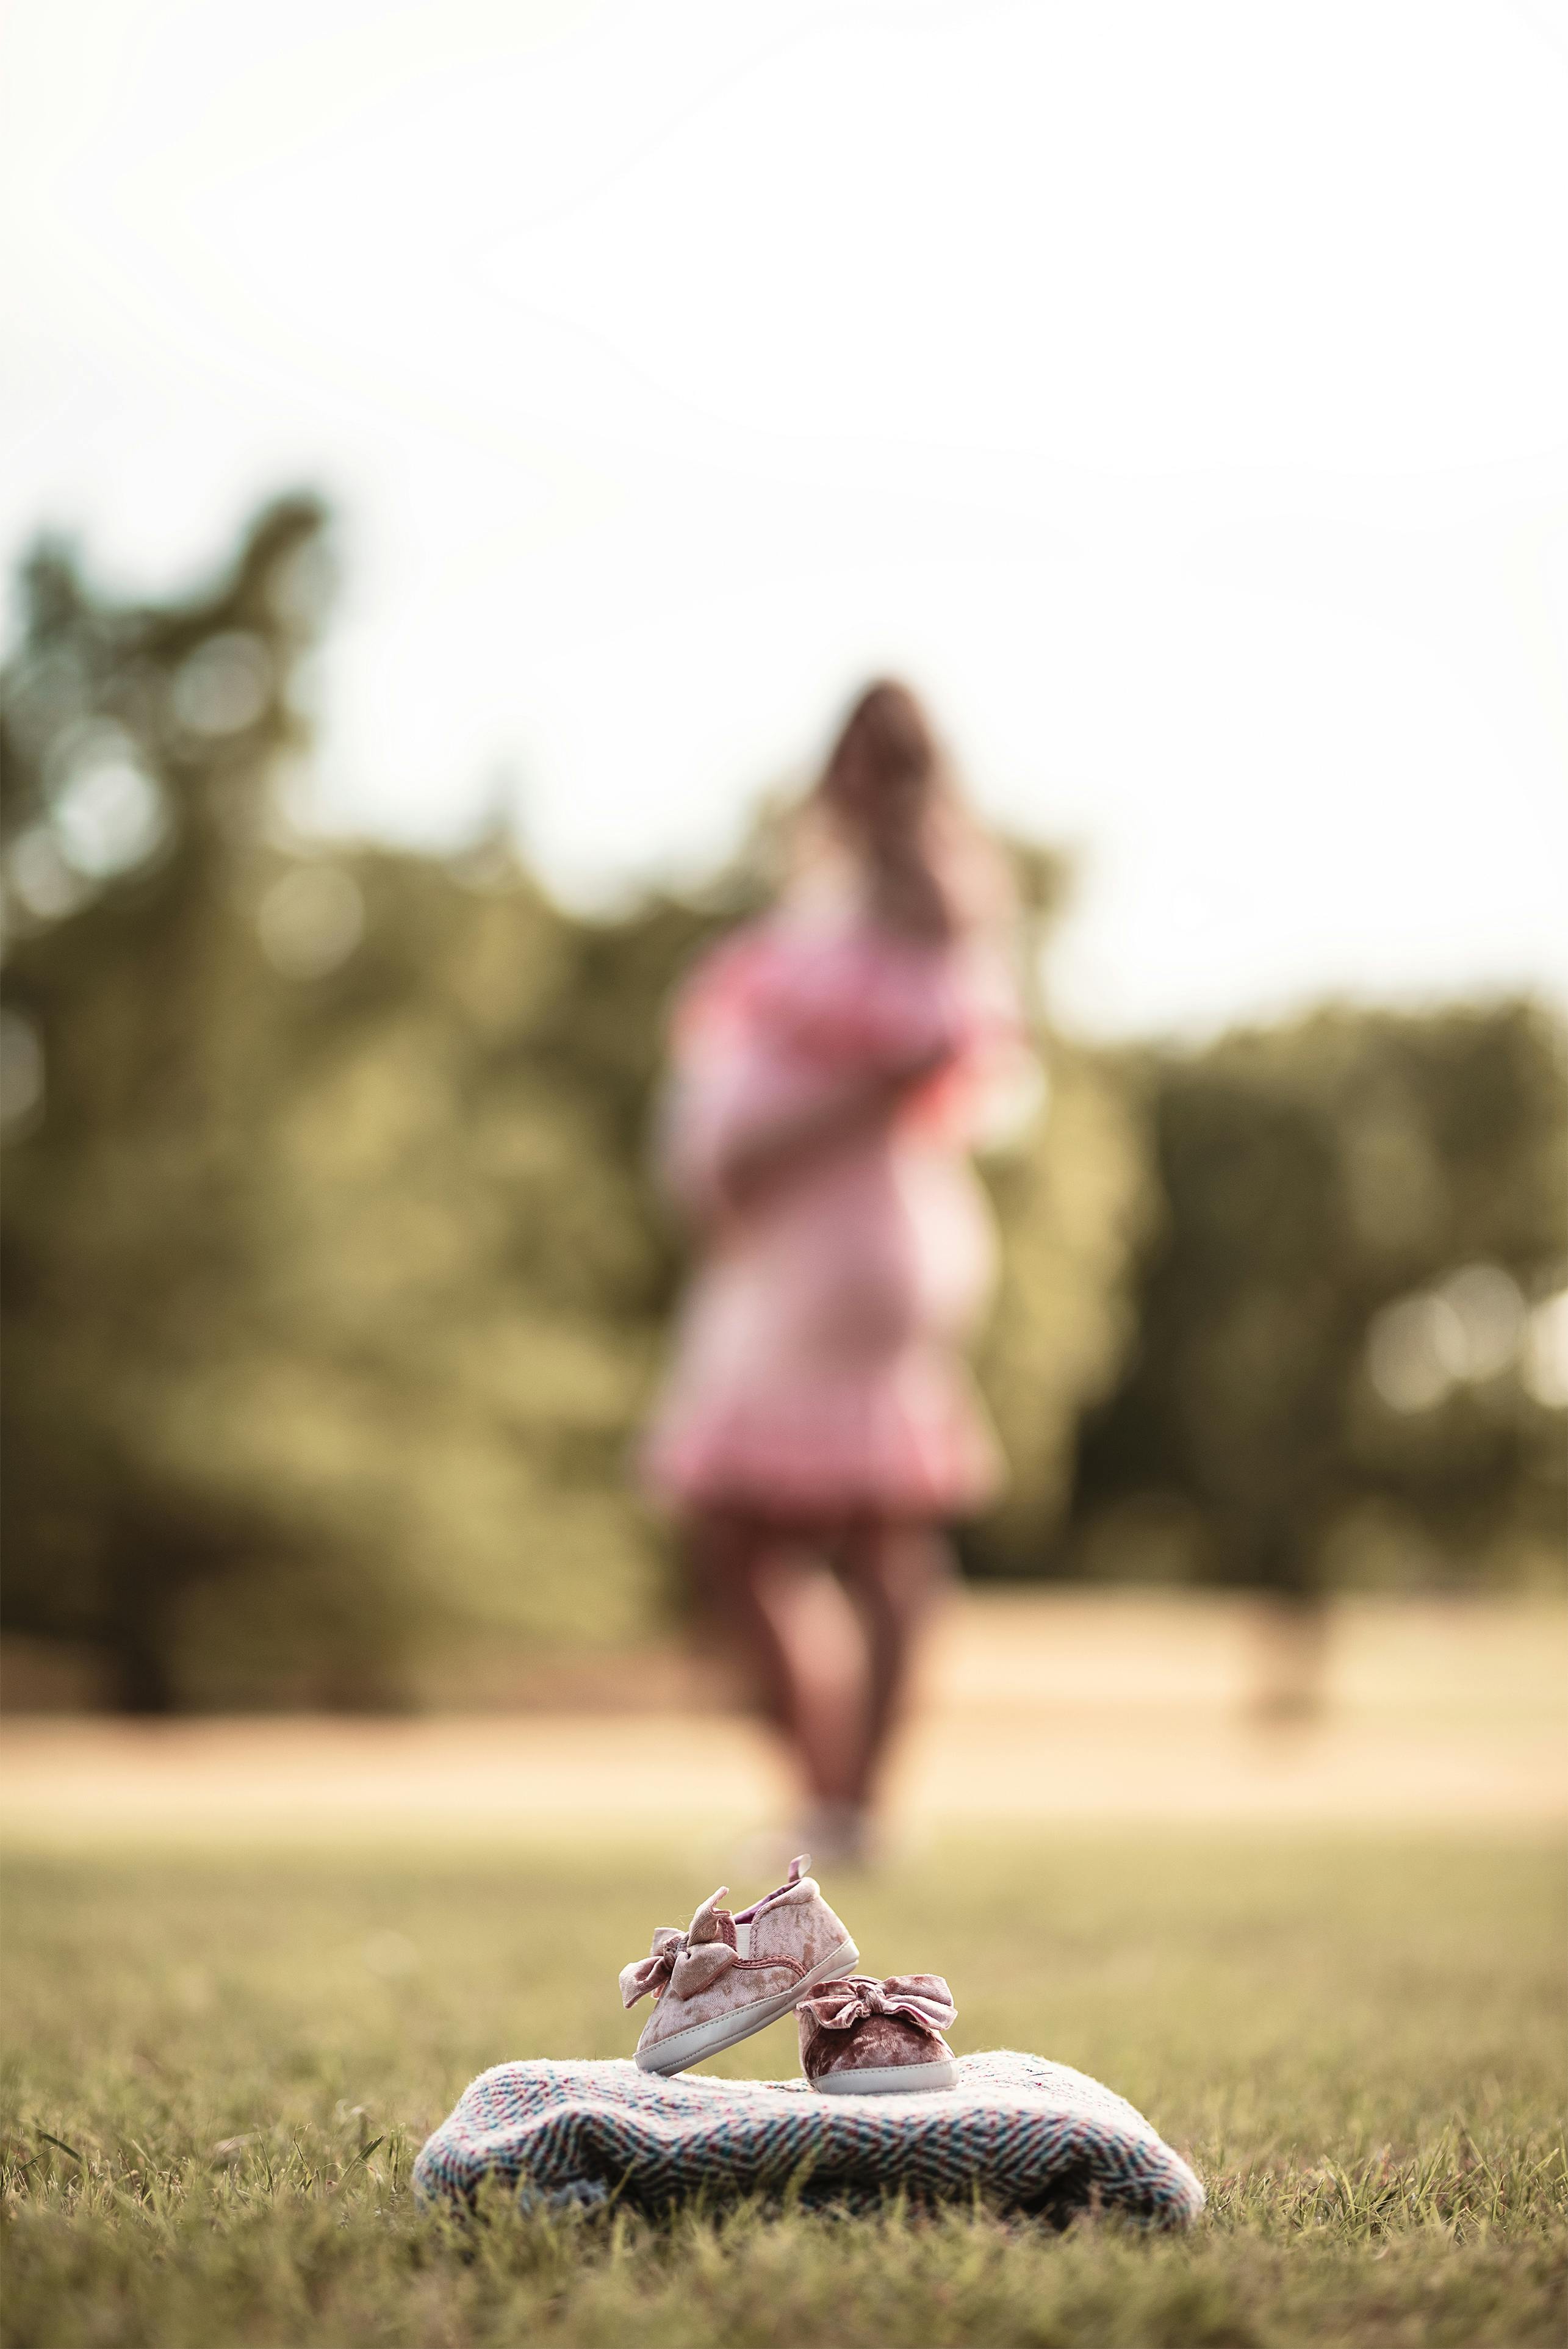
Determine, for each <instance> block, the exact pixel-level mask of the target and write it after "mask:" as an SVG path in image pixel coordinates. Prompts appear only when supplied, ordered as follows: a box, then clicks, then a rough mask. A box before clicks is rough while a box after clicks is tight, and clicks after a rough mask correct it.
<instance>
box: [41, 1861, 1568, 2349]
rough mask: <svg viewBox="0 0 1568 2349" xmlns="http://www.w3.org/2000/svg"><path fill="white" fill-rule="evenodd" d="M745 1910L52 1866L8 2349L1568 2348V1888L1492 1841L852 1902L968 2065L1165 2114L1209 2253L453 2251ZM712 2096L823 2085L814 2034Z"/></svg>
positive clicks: (361, 1875) (713, 2241)
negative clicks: (415, 2161)
mask: <svg viewBox="0 0 1568 2349" xmlns="http://www.w3.org/2000/svg"><path fill="white" fill-rule="evenodd" d="M711 1882H712V1871H711V1869H709V1868H707V1867H705V1866H704V1865H703V1864H701V1863H700V1862H699V1863H696V1864H689V1863H686V1862H684V1861H682V1860H681V1859H680V1858H679V1857H678V1856H676V1855H674V1854H665V1855H653V1856H650V1855H648V1854H646V1853H644V1854H642V1855H641V1856H634V1857H625V1856H624V1855H622V1856H617V1855H615V1854H614V1853H611V1852H608V1851H603V1850H595V1851H589V1852H585V1853H582V1854H578V1855H572V1856H567V1855H562V1854H560V1853H553V1854H552V1853H550V1852H547V1851H541V1850H535V1851H531V1852H517V1851H513V1852H511V1853H499V1852H498V1853H496V1854H494V1855H491V1856H487V1857H476V1856H474V1854H473V1853H472V1852H471V1851H467V1852H465V1851H462V1850H457V1849H449V1850H447V1851H445V1852H440V1851H430V1850H426V1851H423V1852H416V1851H413V1850H409V1851H407V1852H406V1853H402V1854H397V1855H389V1854H388V1853H387V1852H385V1851H380V1852H377V1851H365V1850H361V1851H359V1852H357V1853H356V1852H354V1851H348V1850H346V1851H344V1852H341V1853H337V1854H334V1855H331V1856H326V1855H321V1854H318V1855H315V1856H304V1855H302V1854H293V1855H286V1856H274V1855H269V1854H264V1853H250V1854H242V1853H235V1854H231V1855H227V1856H223V1857H213V1856H207V1857H197V1856H187V1857H137V1858H134V1859H132V1858H123V1859H120V1858H116V1859H110V1858H107V1857H106V1858H93V1857H79V1856H78V1857H63V1856H61V1857H47V1858H43V1857H15V1858H13V1859H12V1861H11V1862H10V1864H9V1867H8V1868H7V1870H6V1900H5V1914H6V1934H5V1939H6V1963H5V2038H6V2046H7V2053H6V2059H5V2110H4V2115H3V2124H4V2132H5V2137H4V2143H5V2168H4V2178H3V2191H4V2203H5V2221H6V2236H7V2248H6V2261H5V2271H6V2289H5V2340H6V2343H7V2344H8V2349H74V2345H75V2344H150V2349H152V2345H153V2344H156V2349H225V2344H241V2343H243V2344H280V2349H281V2345H282V2344H340V2343H341V2344H357V2343H372V2342H374V2343H377V2344H381V2343H385V2344H420V2349H425V2344H429V2345H430V2349H435V2345H436V2344H441V2349H447V2344H453V2349H456V2344H497V2345H498V2349H499V2344H502V2343H505V2344H518V2343H521V2342H524V2341H527V2342H536V2341H537V2342H542V2343H547V2344H648V2345H649V2349H658V2344H670V2349H707V2344H720V2343H722V2344H726V2349H746V2344H752V2343H764V2342H765V2343H768V2344H788V2349H796V2344H819V2343H820V2344H851V2343H867V2344H909V2349H936V2344H948V2343H965V2344H984V2349H1007V2344H1031V2345H1032V2349H1078V2344H1082V2349H1119V2344H1208V2349H1248V2345H1249V2344H1258V2349H1274V2344H1297V2343H1300V2344H1307V2343H1311V2344H1314V2349H1325V2344H1327V2345H1328V2349H1333V2345H1334V2344H1357V2349H1358V2344H1408V2349H1445V2344H1451V2349H1479V2344H1498V2349H1504V2344H1506V2349H1526V2345H1527V2344H1533V2343H1542V2344H1545V2343H1548V2342H1550V2343H1552V2344H1554V2349H1555V2344H1557V2343H1558V2342H1559V2341H1560V2340H1561V2338H1562V2336H1563V2318H1564V2283H1565V2279H1568V2256H1565V2243H1568V2229H1565V2225H1564V2219H1565V2209H1568V2192H1565V2182H1568V2181H1565V2174H1564V2158H1563V2145H1562V2139H1561V2134H1560V2129H1559V2126H1558V2125H1559V2123H1560V2119H1561V2116H1562V2113H1563V2106H1564V2095H1563V2090H1564V2080H1563V2048H1564V2038H1563V1962H1562V1961H1563V1898H1562V1870H1561V1867H1560V1864H1559V1862H1558V1860H1557V1858H1556V1857H1555V1856H1554V1854H1553V1852H1552V1851H1550V1850H1549V1849H1548V1848H1546V1847H1544V1846H1542V1844H1540V1843H1535V1844H1532V1843H1528V1842H1522V1841H1512V1842H1511V1841H1508V1840H1505V1839H1498V1838H1495V1837H1493V1838H1490V1839H1482V1838H1480V1837H1477V1838H1476V1839H1473V1840H1463V1839H1460V1838H1458V1837H1446V1838H1439V1837H1432V1838H1429V1839H1418V1838H1414V1837H1398V1838H1396V1837H1374V1836H1372V1835H1371V1834H1367V1835H1366V1836H1363V1837H1334V1838H1331V1837H1326V1836H1324V1837H1315V1838H1309V1837H1305V1836H1295V1835H1293V1836H1287V1837H1277V1836H1276V1837H1265V1836H1264V1835H1262V1834H1256V1835H1253V1834H1250V1833H1242V1832H1239V1831H1236V1832H1227V1833H1219V1832H1215V1833H1212V1834H1205V1833H1199V1832H1196V1831H1192V1832H1186V1833H1179V1832H1174V1831H1167V1832H1161V1833H1155V1832H1153V1831H1149V1832H1142V1833H1135V1832H1132V1831H1109V1830H1108V1831H1104V1832H1098V1833H1095V1832H1089V1831H1087V1830H1081V1831H1078V1832H1074V1833H1059V1834H1057V1835H1054V1836H1047V1835H1044V1834H1038V1833H1032V1834H1031V1835H1029V1836H1028V1837H1023V1838H1017V1837H1015V1838H1011V1839H1009V1840H1008V1841H1007V1842H1006V1844H1004V1843H1003V1842H1002V1841H1001V1840H999V1839H997V1838H995V1837H974V1838H967V1839H965V1841H964V1842H963V1843H962V1844H954V1845H952V1846H950V1847H944V1848H942V1849H940V1850H938V1851H936V1852H934V1853H933V1854H932V1855H930V1856H929V1857H927V1858H925V1859H924V1860H923V1861H921V1862H920V1863H918V1864H915V1863H907V1864H904V1865H902V1866H900V1867H899V1868H896V1869H894V1870H892V1872H890V1873H889V1874H888V1875H887V1876H885V1877H883V1878H878V1879H876V1880H875V1881H872V1882H869V1883H867V1884H866V1885H865V1886H864V1887H863V1888H862V1887H861V1886H860V1885H858V1884H851V1883H847V1882H846V1883H844V1884H841V1885H836V1884H834V1883H833V1882H832V1881H831V1880H830V1882H829V1886H828V1889H829V1892H830V1897H831V1896H832V1895H833V1894H834V1893H838V1894H839V1896H840V1900H841V1906H842V1908H843V1909H845V1910H846V1912H847V1913H848V1915H849V1917H850V1920H851V1924H852V1928H853V1930H854V1931H855V1934H856V1937H857V1939H858V1940H859V1941H860V1943H861V1949H862V1951H864V1953H865V1957H866V1960H867V1961H868V1962H869V1963H871V1964H872V1965H874V1966H875V1967H877V1968H878V1969H880V1970H886V1971H893V1970H903V1969H913V1968H931V1969H934V1970H939V1971H944V1972H945V1973H947V1974H948V1976H949V1977H950V1979H951V1981H952V1982H953V1984H954V1991H955V1992H956V1995H957V1999H958V2003H959V2023H958V2028H957V2030H956V2032H955V2033H954V2039H955V2041H956V2044H958V2045H959V2047H960V2048H961V2049H968V2048H978V2047H985V2046H996V2045H1012V2046H1018V2047H1027V2048H1032V2049H1035V2050H1037V2051H1038V2052H1040V2053H1042V2054H1049V2055H1052V2056H1056V2057H1058V2058H1060V2059H1062V2060H1064V2061H1066V2062H1068V2063H1071V2064H1078V2065H1079V2066H1081V2067H1082V2068H1083V2069H1085V2070H1087V2071H1089V2072H1092V2073H1094V2074H1096V2075H1099V2077H1100V2078H1102V2079H1104V2080H1106V2081H1108V2082H1109V2084H1110V2085H1112V2086H1113V2087H1115V2088H1118V2089H1119V2090H1120V2091H1121V2092H1122V2093H1123V2094H1125V2095H1129V2096H1130V2097H1131V2099H1132V2101H1133V2102H1134V2103H1135V2104H1137V2105H1138V2106H1140V2107H1141V2108H1142V2109H1143V2110H1144V2111H1145V2112H1146V2113H1147V2114H1148V2115H1149V2116H1150V2119H1152V2120H1153V2122H1154V2123H1155V2125H1156V2126H1157V2127H1159V2128H1160V2129H1161V2132H1162V2133H1163V2134H1164V2135H1165V2136H1166V2137H1168V2138H1169V2139H1170V2140H1171V2142H1172V2143H1173V2144H1175V2145H1176V2146H1178V2147H1180V2148H1181V2150H1182V2151H1183V2152H1184V2153H1186V2154H1187V2155H1188V2157H1189V2158H1191V2160H1192V2161H1193V2163H1194V2164H1195V2166H1196V2167H1197V2168H1198V2170H1199V2172H1200V2174H1201V2175H1202V2178H1204V2180H1205V2182H1206V2183H1207V2185H1208V2188H1209V2191H1210V2197H1211V2202H1210V2210H1209V2214H1208V2216H1207V2218H1206V2219H1205V2220H1203V2221H1202V2224H1201V2225H1200V2226H1199V2227H1198V2228H1197V2229H1196V2230H1194V2231H1193V2232H1192V2233H1191V2234H1190V2235H1187V2236H1185V2237H1181V2238H1177V2239H1167V2238H1162V2239H1145V2238H1142V2237H1140V2236H1137V2235H1135V2234H1132V2233H1130V2232H1129V2231H1127V2230H1124V2229H1122V2228H1120V2227H1119V2226H1117V2225H1115V2224H1113V2223H1108V2222H1105V2221H1103V2220H1101V2221H1094V2220H1085V2221H1081V2222H1079V2223H1078V2225H1076V2226H1075V2227H1074V2228H1072V2229H1071V2230H1069V2231H1068V2233H1067V2234H1065V2235H1061V2236H1057V2235H1054V2234H1051V2233H1049V2232H1047V2231H1046V2230H1042V2229H1039V2228H1037V2227H1035V2226H1032V2225H1028V2224H1016V2223H1015V2224H1007V2223H1004V2222H1002V2221H1000V2220H996V2219H995V2218H993V2217H990V2216H987V2215H985V2213H983V2212H976V2211H974V2210H971V2209H960V2210H955V2211H954V2212H952V2213H951V2214H949V2215H947V2216H945V2217H944V2218H941V2219H936V2220H915V2219H911V2218H910V2217H908V2216H907V2215H905V2214H903V2213H901V2212H900V2211H898V2210H897V2209H890V2210H889V2211H887V2212H886V2213H884V2214H883V2215H882V2216H881V2217H879V2218H876V2219H872V2220H863V2219H859V2220H848V2219H843V2218H835V2217H833V2216H831V2215H821V2214H812V2213H810V2212H803V2211H791V2210H789V2209H786V2210H785V2211H784V2212H783V2213H782V2214H778V2213H774V2214H769V2213H766V2212H762V2211H759V2210H757V2209H751V2208H742V2209H739V2210H738V2211H737V2212H734V2213H731V2214H728V2215H712V2214H709V2215H707V2216H688V2217H686V2218H684V2219H681V2220H676V2221H673V2222H670V2223H668V2224H665V2225H663V2226H655V2225H649V2224H646V2223H645V2222H643V2221H641V2220H634V2219H632V2218H630V2217H628V2216H625V2215H623V2216H621V2217H619V2218H615V2219H613V2220H608V2221H606V2220H594V2219H592V2218H589V2219H583V2218H572V2219H560V2218H556V2219H551V2218H540V2217H520V2216H518V2215H517V2214H516V2213H515V2212H513V2211H511V2210H509V2209H505V2208H504V2207H501V2206H500V2205H499V2204H496V2205H493V2206H492V2207H491V2208H490V2210H489V2212H488V2222H487V2223H485V2224H482V2225H480V2226H479V2227H477V2228H469V2229H468V2230H461V2229H457V2228H454V2227H453V2226H452V2225H450V2224H449V2223H446V2222H443V2221H441V2220H438V2219H435V2218H432V2217H430V2216H428V2215H421V2213H420V2212H419V2211H418V2209H416V2208H415V2207H414V2204H413V2200H412V2198H411V2196H410V2194H409V2192H408V2188H407V2180H408V2173H409V2168H410V2165H411V2162H412V2158H413V2156H414V2153H415V2152H416V2151H417V2149H418V2144H419V2141H420V2138H421V2137H422V2136H423V2134H424V2132H425V2131H426V2130H427V2129H428V2127H430V2126H432V2125H433V2124H434V2123H435V2122H436V2121H437V2120H438V2119H439V2118H440V2117H441V2116H442V2115H443V2114H444V2113H445V2112H446V2111H447V2110H448V2109H449V2106H450V2105H451V2104H452V2102H453V2101H454V2100H455V2098H456V2096H457V2095H458V2094H459V2091H460V2090H461V2088H462V2087H463V2086H464V2085H465V2084H466V2082H467V2081H468V2080H469V2077H470V2076H471V2075H473V2074H474V2073H475V2072H476V2071H478V2070H480V2069H481V2068H482V2067H483V2066H484V2065H485V2064H490V2063H494V2062H497V2061H499V2060H500V2059H501V2058H503V2057H506V2056H516V2055H562V2056H564V2055H587V2054H593V2055H603V2054H624V2053H626V2052H628V2051H629V2049H630V2047H631V2045H632V2044H633V2040H634V2032H635V2018H634V2017H627V2016H625V2015H624V2014H623V2013H622V2012H621V2010H620V2005H619V2002H618V1999H617V1996H616V1992H615V1973H616V1971H617V1969H618V1968H619V1966H620V1965H621V1964H622V1963H623V1961H624V1960H625V1959H626V1958H628V1957H630V1956H632V1955H634V1954H636V1953H638V1952H640V1951H642V1950H643V1949H645V1946H646V1943H647V1938H648V1934H649V1931H650V1930H651V1929H652V1927H653V1925H654V1924H655V1923H657V1922H661V1921H664V1920H681V1919H684V1918H685V1917H686V1916H687V1915H689V1913H690V1911H691V1909H692V1908H693V1907H694V1906H695V1904H696V1900H697V1899H698V1898H699V1897H700V1896H701V1895H702V1894H704V1893H706V1892H707V1891H708V1890H709V1889H711ZM748 1889H753V1890H754V1889H758V1888H756V1887H752V1888H748ZM716 2068H723V2069H726V2070H728V2071H730V2072H733V2073H735V2074H737V2075H761V2076H769V2075H777V2074H779V2073H781V2072H786V2071H792V2070H793V2069H794V2049H793V2042H792V2038H791V2036H790V2033H789V2026H785V2025H779V2026H775V2028H774V2029H773V2030H772V2031H770V2032H769V2033H766V2034H764V2035H763V2036H762V2037H760V2038H758V2039H756V2040H753V2041H751V2042H749V2043H748V2044H747V2045H746V2046H744V2047H742V2048H739V2049H738V2050H736V2051H734V2052H733V2054H731V2055H730V2056H729V2057H728V2058H727V2059H722V2062H721V2064H720V2065H719V2066H717V2067H716ZM67 2148H69V2149H68V2150H67Z"/></svg>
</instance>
